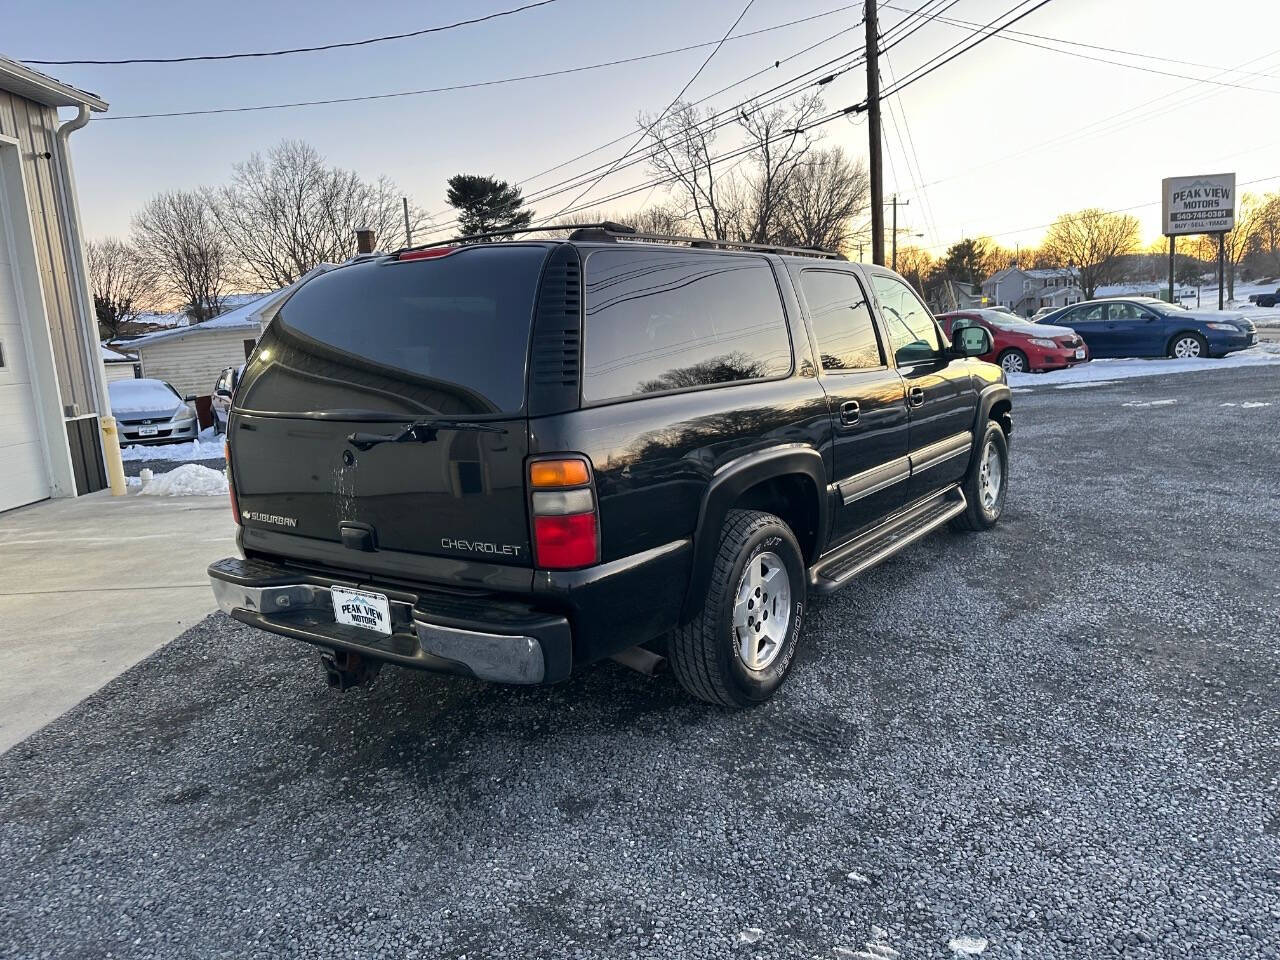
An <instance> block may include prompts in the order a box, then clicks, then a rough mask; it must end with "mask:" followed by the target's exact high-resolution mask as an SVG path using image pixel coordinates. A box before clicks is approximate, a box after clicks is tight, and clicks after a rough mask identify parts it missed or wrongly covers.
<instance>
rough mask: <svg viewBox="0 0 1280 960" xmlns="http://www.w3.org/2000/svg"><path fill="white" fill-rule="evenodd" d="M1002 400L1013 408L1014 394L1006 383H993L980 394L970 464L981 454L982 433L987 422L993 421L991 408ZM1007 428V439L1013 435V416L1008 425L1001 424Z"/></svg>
mask: <svg viewBox="0 0 1280 960" xmlns="http://www.w3.org/2000/svg"><path fill="white" fill-rule="evenodd" d="M1001 400H1004V401H1006V402H1008V404H1009V405H1010V406H1013V393H1012V392H1011V391H1010V390H1009V385H1008V384H1006V383H993V384H990V385H989V386H987V387H984V388H983V390H982V392H981V393H979V394H978V409H977V411H976V412H975V414H974V417H973V448H972V450H973V452H972V453H970V454H969V463H970V465H972V464H973V458H974V457H976V456H978V454H979V453H980V452H981V451H980V450H979V449H978V445H979V442H980V441H981V439H982V432H983V430H985V429H986V426H985V424H986V422H987V421H988V420H989V419H991V408H992V407H994V406H995V405H996V404H997V403H999V402H1000V401H1001ZM1001 426H1002V427H1004V428H1005V436H1006V438H1007V437H1008V436H1009V435H1010V434H1012V433H1013V418H1012V415H1011V416H1010V418H1009V421H1008V422H1007V423H1004V424H1001Z"/></svg>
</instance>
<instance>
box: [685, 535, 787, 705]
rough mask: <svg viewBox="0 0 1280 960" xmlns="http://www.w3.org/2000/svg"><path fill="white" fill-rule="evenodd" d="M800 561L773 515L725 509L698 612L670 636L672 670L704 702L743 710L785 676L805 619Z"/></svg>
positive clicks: (770, 693)
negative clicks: (708, 582) (718, 543)
mask: <svg viewBox="0 0 1280 960" xmlns="http://www.w3.org/2000/svg"><path fill="white" fill-rule="evenodd" d="M807 582H808V581H807V580H806V578H805V567H804V558H803V557H802V555H801V553H800V545H799V544H798V543H797V542H796V538H795V535H794V534H793V533H792V532H791V528H790V527H788V526H787V525H786V524H785V523H783V522H782V521H781V520H780V519H778V518H777V517H776V516H774V515H773V514H771V513H764V512H762V511H759V510H730V511H729V515H728V516H727V517H726V518H725V522H724V527H723V528H722V530H721V534H720V549H719V550H718V551H717V553H716V557H715V560H714V562H713V566H712V569H711V581H710V586H709V587H708V589H707V596H706V600H705V602H704V604H703V607H702V609H701V610H700V611H699V612H698V614H697V615H696V616H695V617H694V618H693V619H692V620H691V621H690V622H689V623H687V624H685V625H684V626H681V627H677V628H676V629H675V631H673V633H672V635H671V640H670V643H669V645H668V655H669V658H670V661H671V670H672V673H674V674H675V677H676V680H677V681H679V683H680V686H682V687H683V688H684V689H685V690H686V691H687V692H688V693H691V694H692V695H693V696H695V697H697V698H698V699H699V700H705V701H706V702H707V703H714V704H719V705H721V706H726V707H746V706H750V705H752V704H755V703H761V702H763V701H765V700H768V699H769V698H770V697H771V696H773V694H774V692H775V691H776V690H777V689H778V687H780V686H781V685H782V681H783V680H784V679H786V676H787V671H788V670H789V669H790V667H791V659H792V657H793V656H795V652H796V646H797V643H798V641H799V637H800V626H801V622H802V621H803V619H804V607H805V588H806V586H807Z"/></svg>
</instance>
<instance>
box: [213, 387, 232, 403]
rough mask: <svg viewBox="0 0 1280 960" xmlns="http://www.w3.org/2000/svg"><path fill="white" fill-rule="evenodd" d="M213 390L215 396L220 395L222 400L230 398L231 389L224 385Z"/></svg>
mask: <svg viewBox="0 0 1280 960" xmlns="http://www.w3.org/2000/svg"><path fill="white" fill-rule="evenodd" d="M213 392H214V395H215V396H218V397H221V398H222V399H223V400H230V399H231V391H230V390H228V389H227V388H226V387H219V388H218V389H217V390H215V391H213Z"/></svg>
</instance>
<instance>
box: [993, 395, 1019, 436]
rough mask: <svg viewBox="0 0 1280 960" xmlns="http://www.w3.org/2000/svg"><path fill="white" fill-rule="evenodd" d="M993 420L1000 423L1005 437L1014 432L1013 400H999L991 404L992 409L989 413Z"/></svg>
mask: <svg viewBox="0 0 1280 960" xmlns="http://www.w3.org/2000/svg"><path fill="white" fill-rule="evenodd" d="M987 416H988V417H990V418H991V419H992V420H994V421H995V422H996V423H998V424H1000V429H1001V430H1003V431H1004V435H1005V437H1008V436H1009V435H1010V434H1012V433H1013V402H1012V401H1010V400H997V401H996V402H995V403H993V404H992V405H991V411H990V412H989V413H988V414H987Z"/></svg>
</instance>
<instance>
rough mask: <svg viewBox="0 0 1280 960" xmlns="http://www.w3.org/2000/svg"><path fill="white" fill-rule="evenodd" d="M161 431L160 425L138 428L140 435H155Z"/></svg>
mask: <svg viewBox="0 0 1280 960" xmlns="http://www.w3.org/2000/svg"><path fill="white" fill-rule="evenodd" d="M159 432H160V428H159V427H139V428H138V436H140V437H154V436H155V435H156V434H158V433H159Z"/></svg>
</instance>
